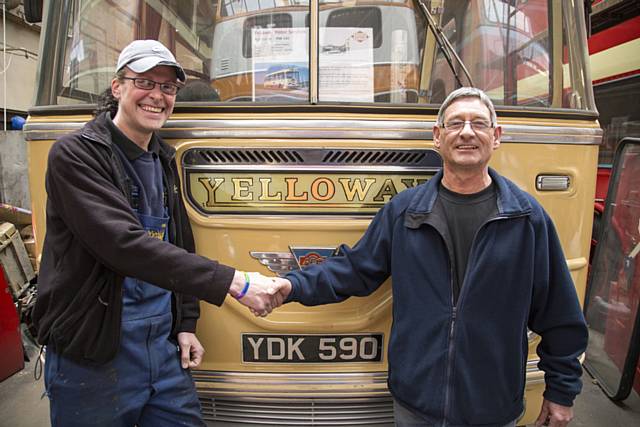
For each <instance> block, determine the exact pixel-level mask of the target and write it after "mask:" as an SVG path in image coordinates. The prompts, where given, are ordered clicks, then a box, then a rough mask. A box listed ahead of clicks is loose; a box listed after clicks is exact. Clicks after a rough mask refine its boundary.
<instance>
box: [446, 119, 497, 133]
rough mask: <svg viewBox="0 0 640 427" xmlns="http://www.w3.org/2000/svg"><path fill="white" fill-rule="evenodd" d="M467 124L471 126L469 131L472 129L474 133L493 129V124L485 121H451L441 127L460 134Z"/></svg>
mask: <svg viewBox="0 0 640 427" xmlns="http://www.w3.org/2000/svg"><path fill="white" fill-rule="evenodd" d="M467 123H469V125H471V129H473V131H474V132H485V131H486V130H487V129H490V128H492V127H493V124H492V123H491V122H488V121H486V120H452V121H450V122H449V123H443V124H442V127H443V128H444V129H447V130H450V131H451V132H460V131H461V130H462V129H464V127H465V126H466V125H467Z"/></svg>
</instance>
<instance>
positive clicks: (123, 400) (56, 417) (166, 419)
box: [45, 150, 204, 427]
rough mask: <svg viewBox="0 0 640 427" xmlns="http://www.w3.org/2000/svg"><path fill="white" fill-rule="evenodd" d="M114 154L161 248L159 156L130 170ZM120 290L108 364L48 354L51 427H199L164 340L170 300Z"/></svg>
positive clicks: (149, 288) (187, 383)
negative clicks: (117, 335) (116, 335)
mask: <svg viewBox="0 0 640 427" xmlns="http://www.w3.org/2000/svg"><path fill="white" fill-rule="evenodd" d="M116 151H117V152H118V151H119V150H116ZM119 154H120V155H121V157H122V158H123V164H124V166H125V170H126V172H127V174H128V175H129V178H130V179H131V181H132V188H133V191H132V196H133V198H134V200H135V201H136V203H134V204H135V205H136V206H134V209H135V210H136V211H137V212H136V213H137V215H138V219H139V220H140V224H141V225H142V226H143V227H144V229H145V230H147V232H148V233H149V234H150V235H152V236H154V237H157V238H160V239H163V240H167V239H168V236H167V234H168V233H167V225H168V222H169V217H168V215H167V209H166V207H165V203H164V199H165V197H164V186H163V181H162V169H161V166H160V164H159V160H158V158H157V156H156V155H155V154H154V153H152V152H145V153H144V154H142V155H140V157H138V158H136V159H135V160H134V161H131V162H129V161H128V160H126V157H125V156H124V154H123V153H122V152H119ZM140 262H141V263H144V262H145V260H143V259H141V260H140ZM123 289H124V291H123V309H122V329H121V340H120V348H119V351H118V354H117V356H116V357H115V358H114V360H112V361H111V362H109V363H107V364H105V365H101V366H88V365H84V364H80V363H76V362H73V361H71V360H69V359H67V358H65V357H62V356H60V355H58V354H57V353H56V352H55V349H54V348H47V354H46V365H45V385H46V389H47V394H48V396H49V400H50V412H51V424H52V426H54V427H56V426H61V427H62V426H64V427H73V426H82V427H86V426H105V427H106V426H122V427H131V426H134V425H139V426H143V427H145V426H153V427H162V426H178V425H185V426H203V425H204V423H203V421H202V417H201V413H200V403H199V402H198V398H197V395H196V391H195V386H194V383H193V380H192V378H191V374H190V373H189V371H188V370H186V369H182V367H181V365H180V353H179V349H178V346H177V343H176V342H175V341H174V340H173V339H171V338H170V333H171V327H172V314H171V292H169V291H167V290H164V289H161V288H158V287H156V286H154V285H152V284H150V283H146V282H142V281H140V280H137V279H135V278H131V277H127V278H125V280H124V283H123Z"/></svg>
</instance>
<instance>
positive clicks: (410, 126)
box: [24, 119, 602, 145]
mask: <svg viewBox="0 0 640 427" xmlns="http://www.w3.org/2000/svg"><path fill="white" fill-rule="evenodd" d="M434 124H435V123H434V122H433V121H418V120H382V119H381V120H337V119H335V120H334V119H327V120H317V119H313V120H311V119H290V120H282V119H273V120H264V119H261V120H241V119H211V120H179V119H174V120H169V121H168V122H167V123H166V125H165V126H164V128H163V129H162V130H161V131H160V134H161V136H162V137H163V138H167V139H174V138H175V139H178V138H179V139H201V138H240V139H255V138H273V139H291V138H296V139H366V140H420V141H426V140H431V139H433V133H432V131H431V128H432V127H433V125H434ZM82 125H83V122H55V123H43V122H37V123H27V124H26V125H25V130H24V133H25V137H26V139H27V140H30V141H39V140H51V139H56V138H58V137H60V136H61V135H64V134H65V133H68V132H71V131H73V130H76V129H79V128H80V127H82ZM503 129H504V132H503V135H502V142H503V143H514V142H517V143H535V144H579V145H597V144H600V140H601V139H602V129H596V128H580V127H574V126H568V127H563V126H534V125H504V126H503Z"/></svg>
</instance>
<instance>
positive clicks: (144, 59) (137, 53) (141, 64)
mask: <svg viewBox="0 0 640 427" xmlns="http://www.w3.org/2000/svg"><path fill="white" fill-rule="evenodd" d="M158 65H167V66H169V67H173V68H175V69H176V76H177V77H178V80H180V81H181V82H184V81H185V80H186V76H185V74H184V70H183V69H182V67H181V66H180V64H178V62H177V61H176V58H175V57H174V56H173V54H172V53H171V52H170V51H169V49H167V48H166V47H165V46H164V45H163V44H162V43H160V42H159V41H157V40H135V41H133V42H131V43H129V45H128V46H127V47H125V48H124V49H122V52H120V56H119V57H118V65H117V67H116V72H118V71H120V70H121V69H122V68H123V67H128V68H129V69H130V70H131V71H134V72H136V73H144V72H145V71H149V70H150V69H152V68H153V67H157V66H158Z"/></svg>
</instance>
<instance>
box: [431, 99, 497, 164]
mask: <svg viewBox="0 0 640 427" xmlns="http://www.w3.org/2000/svg"><path fill="white" fill-rule="evenodd" d="M467 120H468V121H474V120H483V121H486V122H488V123H491V115H490V112H489V109H488V108H487V106H486V105H484V104H483V103H482V101H480V99H479V98H475V97H465V98H459V99H457V100H455V101H454V102H453V103H452V104H451V105H449V107H448V108H447V110H446V111H445V113H444V120H443V121H444V126H443V127H441V126H434V127H433V142H434V145H435V146H436V148H437V149H438V150H439V151H440V154H441V155H442V159H443V162H444V166H445V168H448V169H449V170H450V171H452V172H456V171H478V172H479V171H486V170H487V168H488V164H489V159H490V158H491V155H492V154H493V150H495V149H497V148H498V147H499V146H500V136H501V135H502V128H501V127H500V126H496V127H495V128H493V127H490V128H488V129H486V130H484V131H474V130H473V129H472V128H471V125H470V124H469V123H467V124H465V125H464V127H463V128H462V129H461V130H457V131H453V130H450V129H447V128H446V126H447V124H448V123H451V122H453V121H467Z"/></svg>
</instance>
